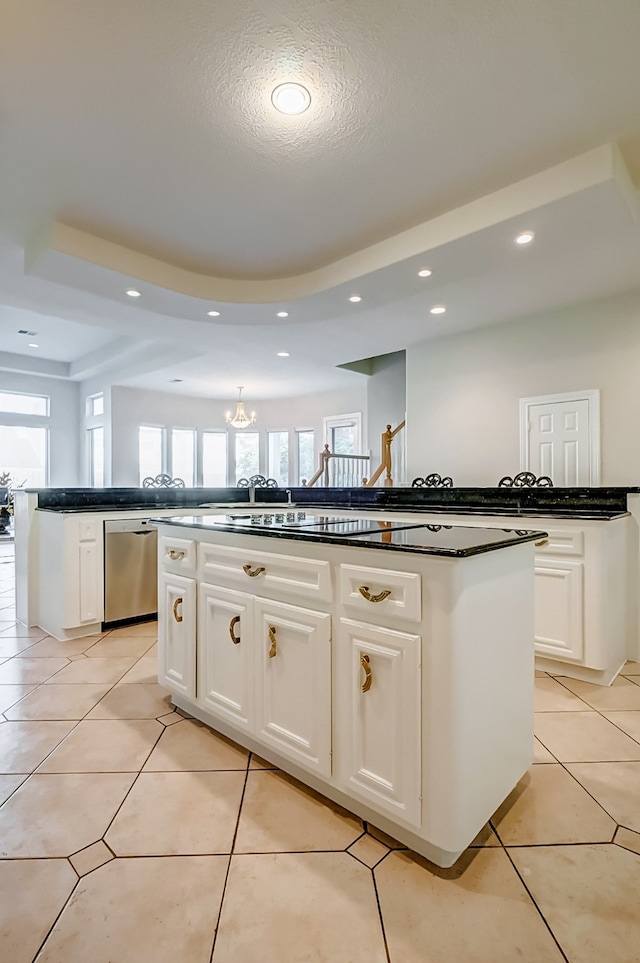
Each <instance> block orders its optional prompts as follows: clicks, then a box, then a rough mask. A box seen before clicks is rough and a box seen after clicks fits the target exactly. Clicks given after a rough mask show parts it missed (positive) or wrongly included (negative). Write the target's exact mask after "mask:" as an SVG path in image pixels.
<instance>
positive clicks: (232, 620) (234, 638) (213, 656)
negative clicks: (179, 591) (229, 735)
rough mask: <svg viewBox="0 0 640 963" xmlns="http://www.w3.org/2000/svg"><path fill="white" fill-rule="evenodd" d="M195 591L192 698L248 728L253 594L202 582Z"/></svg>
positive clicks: (249, 716)
mask: <svg viewBox="0 0 640 963" xmlns="http://www.w3.org/2000/svg"><path fill="white" fill-rule="evenodd" d="M198 592H199V601H198V701H199V702H200V704H201V705H202V706H204V707H205V708H206V709H208V711H209V712H211V713H212V714H213V715H215V716H219V717H220V718H222V719H226V720H227V721H229V722H233V723H234V725H238V726H241V727H242V728H243V729H249V728H251V726H252V722H253V720H252V718H251V715H252V714H251V701H252V686H251V680H252V675H253V662H252V659H251V654H252V648H253V597H252V596H251V595H246V594H245V593H244V592H234V591H232V590H231V589H224V588H219V587H218V586H214V585H204V584H202V583H201V584H200V586H199V589H198Z"/></svg>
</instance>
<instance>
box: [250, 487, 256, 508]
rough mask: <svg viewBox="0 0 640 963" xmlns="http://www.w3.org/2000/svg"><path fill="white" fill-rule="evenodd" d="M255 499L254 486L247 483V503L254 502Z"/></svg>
mask: <svg viewBox="0 0 640 963" xmlns="http://www.w3.org/2000/svg"><path fill="white" fill-rule="evenodd" d="M255 500H256V486H255V485H253V484H252V483H249V503H250V504H251V505H253V504H255Z"/></svg>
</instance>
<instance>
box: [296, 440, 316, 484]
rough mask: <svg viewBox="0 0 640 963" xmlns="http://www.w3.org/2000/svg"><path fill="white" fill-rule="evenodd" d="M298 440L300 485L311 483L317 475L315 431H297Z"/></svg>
mask: <svg viewBox="0 0 640 963" xmlns="http://www.w3.org/2000/svg"><path fill="white" fill-rule="evenodd" d="M296 439H297V444H298V485H301V484H302V482H303V481H309V479H310V478H311V476H312V475H313V474H314V473H315V452H314V439H313V431H308V430H304V431H297V430H296Z"/></svg>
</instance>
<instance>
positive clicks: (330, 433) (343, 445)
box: [323, 411, 362, 455]
mask: <svg viewBox="0 0 640 963" xmlns="http://www.w3.org/2000/svg"><path fill="white" fill-rule="evenodd" d="M323 422H324V440H325V444H327V445H329V451H331V452H332V453H333V454H334V455H359V454H361V449H360V437H361V426H362V415H361V413H360V412H359V411H356V412H355V413H354V414H350V415H334V416H333V417H331V418H324V419H323Z"/></svg>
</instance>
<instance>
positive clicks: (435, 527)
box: [425, 525, 453, 532]
mask: <svg viewBox="0 0 640 963" xmlns="http://www.w3.org/2000/svg"><path fill="white" fill-rule="evenodd" d="M425 528H427V529H429V531H430V532H441V531H442V530H443V529H444V528H453V525H425Z"/></svg>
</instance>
